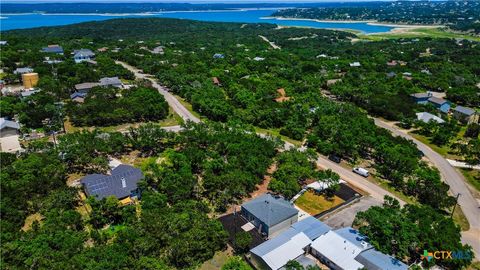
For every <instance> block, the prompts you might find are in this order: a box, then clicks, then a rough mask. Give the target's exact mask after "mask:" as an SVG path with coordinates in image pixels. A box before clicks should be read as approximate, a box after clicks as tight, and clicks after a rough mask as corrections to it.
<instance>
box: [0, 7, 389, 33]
mask: <svg viewBox="0 0 480 270" xmlns="http://www.w3.org/2000/svg"><path fill="white" fill-rule="evenodd" d="M273 12H274V10H235V11H197V12H185V11H178V12H164V13H155V14H125V15H123V14H122V15H119V14H116V15H104V14H70V15H65V14H0V16H1V19H0V29H1V30H2V31H4V30H11V29H22V28H32V27H39V26H55V25H66V24H73V23H80V22H87V21H102V20H108V19H114V18H142V17H147V16H148V17H161V18H177V19H189V20H198V21H215V22H239V23H274V24H277V25H281V26H303V27H314V28H335V29H352V30H358V31H361V32H363V33H366V34H371V33H381V32H388V31H390V30H391V29H392V27H388V26H379V25H369V24H367V23H339V22H315V21H306V20H278V19H263V18H264V17H268V16H270V15H271V14H272V13H273Z"/></svg>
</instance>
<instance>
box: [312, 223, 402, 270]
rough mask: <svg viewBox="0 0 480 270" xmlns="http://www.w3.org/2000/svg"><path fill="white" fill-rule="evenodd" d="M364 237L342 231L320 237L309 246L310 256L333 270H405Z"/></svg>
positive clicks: (354, 232) (354, 231) (399, 263)
mask: <svg viewBox="0 0 480 270" xmlns="http://www.w3.org/2000/svg"><path fill="white" fill-rule="evenodd" d="M367 241H368V239H367V237H366V236H364V235H362V234H361V233H359V232H358V231H357V230H355V229H353V228H351V227H346V228H342V229H338V230H334V231H329V232H328V233H326V234H324V235H321V236H320V237H318V238H317V239H316V240H314V241H313V242H312V244H311V253H312V255H314V256H315V257H317V258H318V259H319V260H320V261H321V262H322V263H323V264H325V265H326V266H328V267H329V268H330V269H334V270H351V269H360V268H367V269H373V270H377V269H382V270H407V269H408V266H407V265H406V264H404V263H402V262H401V261H399V260H397V259H395V258H393V257H391V256H389V255H385V254H383V253H381V252H378V251H377V250H375V249H374V248H373V246H372V245H370V244H369V243H368V242H367Z"/></svg>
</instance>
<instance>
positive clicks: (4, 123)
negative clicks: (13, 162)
mask: <svg viewBox="0 0 480 270" xmlns="http://www.w3.org/2000/svg"><path fill="white" fill-rule="evenodd" d="M19 130H20V125H19V124H18V123H17V122H15V121H10V120H6V119H5V118H3V117H2V118H0V149H1V152H7V153H15V152H18V151H20V150H21V149H22V147H21V146H20V142H19V140H18V138H19V137H18V134H19Z"/></svg>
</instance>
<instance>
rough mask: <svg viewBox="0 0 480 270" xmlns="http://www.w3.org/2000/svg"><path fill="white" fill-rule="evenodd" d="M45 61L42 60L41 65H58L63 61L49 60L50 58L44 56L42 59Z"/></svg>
mask: <svg viewBox="0 0 480 270" xmlns="http://www.w3.org/2000/svg"><path fill="white" fill-rule="evenodd" d="M44 59H45V60H43V63H45V64H50V65H52V64H59V63H62V62H63V61H62V60H57V59H50V57H48V56H45V58H44Z"/></svg>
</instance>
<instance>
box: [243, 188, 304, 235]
mask: <svg viewBox="0 0 480 270" xmlns="http://www.w3.org/2000/svg"><path fill="white" fill-rule="evenodd" d="M242 208H244V209H246V210H247V211H248V212H250V214H252V215H254V216H255V217H256V218H257V219H259V220H260V221H262V222H263V223H265V224H266V225H267V226H269V227H270V226H273V225H276V224H278V223H280V222H282V221H284V220H286V219H288V218H290V217H292V216H294V215H297V214H298V210H297V209H295V207H293V205H292V204H291V203H290V202H288V201H287V200H285V199H284V198H282V197H280V196H276V197H274V196H272V195H271V194H264V195H262V196H260V197H258V198H256V199H254V200H251V201H249V202H246V203H244V204H242Z"/></svg>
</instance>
